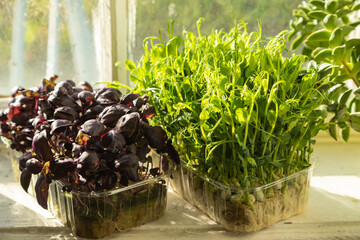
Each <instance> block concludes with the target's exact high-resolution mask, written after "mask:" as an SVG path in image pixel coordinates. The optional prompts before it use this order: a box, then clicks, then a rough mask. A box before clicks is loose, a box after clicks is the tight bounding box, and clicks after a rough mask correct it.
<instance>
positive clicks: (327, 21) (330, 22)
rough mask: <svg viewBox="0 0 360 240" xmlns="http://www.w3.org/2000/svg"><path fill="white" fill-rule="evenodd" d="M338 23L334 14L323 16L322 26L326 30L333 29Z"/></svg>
mask: <svg viewBox="0 0 360 240" xmlns="http://www.w3.org/2000/svg"><path fill="white" fill-rule="evenodd" d="M337 25H338V18H337V16H336V15H334V14H330V15H327V16H326V17H325V18H324V26H325V27H326V29H328V30H334V29H335V28H336V27H337Z"/></svg>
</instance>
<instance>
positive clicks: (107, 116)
mask: <svg viewBox="0 0 360 240" xmlns="http://www.w3.org/2000/svg"><path fill="white" fill-rule="evenodd" d="M56 79H57V77H53V78H51V79H50V80H46V79H44V81H43V84H42V86H40V87H37V88H32V89H24V88H21V87H17V88H15V89H14V91H13V92H12V98H11V100H10V102H9V108H7V109H5V110H3V111H1V112H0V121H1V135H2V137H3V138H4V139H6V142H7V143H8V144H9V146H10V147H11V148H12V149H14V150H16V151H18V152H20V153H21V155H20V157H19V158H18V159H17V160H18V166H17V167H18V168H19V170H20V171H21V173H20V183H21V186H22V187H23V188H24V190H25V191H28V189H29V188H30V189H31V188H33V189H31V191H32V192H33V194H34V195H35V197H36V199H37V202H38V203H39V204H40V205H41V206H42V207H43V208H48V205H50V207H51V210H52V212H53V213H54V215H55V216H56V217H58V218H59V219H60V220H62V221H63V223H64V224H65V225H67V226H69V227H70V228H71V229H72V231H73V232H74V234H76V235H77V236H80V237H86V238H103V237H105V236H109V235H111V234H113V233H115V232H121V231H126V230H128V229H130V228H132V227H135V226H138V225H141V224H144V223H146V222H148V221H152V220H155V219H158V218H159V217H161V216H162V215H163V214H164V211H165V208H166V199H167V195H166V192H167V191H166V190H167V180H168V179H167V172H168V171H169V170H171V164H172V163H171V162H170V161H168V159H174V160H175V162H177V161H178V155H177V153H176V151H175V150H174V148H173V146H172V144H171V140H170V139H168V138H167V135H166V132H165V131H164V130H163V129H162V128H161V127H159V126H152V125H150V124H149V123H148V119H149V118H150V117H152V116H153V115H154V109H153V107H152V106H151V105H149V104H147V101H148V100H149V97H148V96H140V95H139V94H135V93H130V94H126V95H125V96H121V93H120V92H119V91H117V90H115V89H113V88H100V89H96V90H93V88H92V86H91V85H90V84H89V83H87V82H83V83H82V84H81V85H82V87H80V88H77V87H76V86H75V83H74V82H73V81H71V80H66V81H61V82H59V83H55V81H56ZM48 203H49V204H48Z"/></svg>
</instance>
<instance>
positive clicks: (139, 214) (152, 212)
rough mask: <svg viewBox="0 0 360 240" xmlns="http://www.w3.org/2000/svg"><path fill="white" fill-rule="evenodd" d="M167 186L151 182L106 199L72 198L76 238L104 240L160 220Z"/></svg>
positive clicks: (77, 196) (75, 196) (76, 196)
mask: <svg viewBox="0 0 360 240" xmlns="http://www.w3.org/2000/svg"><path fill="white" fill-rule="evenodd" d="M166 191H167V188H166V185H164V184H160V183H153V184H150V185H144V186H141V187H137V188H136V189H131V190H127V191H124V192H120V193H117V194H114V195H110V196H109V195H108V196H105V197H100V198H97V197H92V198H91V197H79V195H73V210H74V212H73V213H74V226H73V228H75V232H76V235H77V236H80V237H86V238H103V237H106V236H108V235H110V234H112V233H115V232H123V231H126V230H129V229H130V228H132V227H136V226H139V225H142V224H144V223H146V222H149V221H152V220H156V219H159V218H160V217H161V216H162V215H163V214H164V212H165V208H166Z"/></svg>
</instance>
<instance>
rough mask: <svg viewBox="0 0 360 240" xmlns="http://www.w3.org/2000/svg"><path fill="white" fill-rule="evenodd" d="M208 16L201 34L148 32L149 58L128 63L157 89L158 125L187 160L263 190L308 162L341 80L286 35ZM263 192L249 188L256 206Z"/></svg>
mask: <svg viewBox="0 0 360 240" xmlns="http://www.w3.org/2000/svg"><path fill="white" fill-rule="evenodd" d="M201 21H202V19H200V20H199V21H198V34H197V35H196V34H195V33H192V32H187V31H184V33H183V35H182V36H173V35H172V30H170V34H169V39H170V40H169V41H167V42H164V41H163V40H162V38H161V37H159V38H156V37H152V38H147V39H145V40H144V49H145V52H144V55H143V56H142V58H141V60H140V61H139V62H138V63H137V64H135V63H134V62H131V61H129V60H128V61H126V63H125V65H126V67H127V69H128V70H129V71H131V75H130V78H131V80H132V81H133V82H134V83H135V87H134V92H137V93H139V94H146V95H148V96H150V99H151V103H152V104H153V105H154V107H155V109H156V116H155V117H154V118H153V119H152V121H153V123H154V124H159V125H161V126H162V127H163V128H164V129H165V130H166V131H167V132H168V133H169V136H171V137H172V139H173V141H174V145H175V146H176V147H177V149H178V151H179V153H180V155H181V157H182V160H183V162H184V163H185V164H186V165H187V166H190V167H192V168H194V169H196V171H198V172H200V173H202V174H204V175H206V176H207V177H209V178H211V179H214V180H216V181H219V182H221V183H222V184H224V185H226V186H230V187H241V188H245V189H247V188H252V187H257V186H261V185H265V184H267V183H271V182H273V181H275V180H277V179H279V178H282V177H284V176H287V175H289V174H291V173H294V172H296V171H299V170H301V169H304V168H306V167H308V166H309V165H310V162H309V161H310V160H309V159H310V155H311V153H312V151H313V148H312V145H313V144H314V143H315V141H314V140H313V137H315V136H316V135H317V133H318V132H319V131H320V130H326V129H328V123H325V117H326V116H327V110H326V108H324V107H322V105H323V104H324V102H326V101H327V100H328V99H327V96H326V95H324V93H325V91H324V89H327V88H328V86H329V85H330V86H331V84H332V83H331V82H329V81H328V82H321V81H318V79H319V77H318V72H317V69H316V68H312V69H309V70H307V71H305V70H303V69H302V66H303V64H304V62H305V60H306V57H305V56H301V55H292V56H290V55H289V54H288V53H287V52H286V33H285V32H282V33H280V34H279V35H278V36H276V37H272V38H269V39H267V40H263V39H262V38H261V30H260V31H259V32H252V33H248V32H247V30H246V24H245V23H240V24H235V25H234V27H233V28H232V29H231V30H230V31H229V32H225V31H223V30H213V31H212V32H211V33H210V34H208V35H203V34H201V32H200V28H201ZM170 29H171V27H170ZM285 187H286V186H283V188H285ZM269 194H270V192H267V193H265V195H266V196H268V195H269ZM257 195H258V197H261V198H263V197H264V196H262V194H257ZM224 196H227V195H226V194H225V193H224V194H223V197H224ZM253 197H254V196H249V194H248V193H245V194H244V199H245V201H246V202H247V203H248V204H250V205H251V204H252V202H253V201H252V198H253ZM224 198H225V197H224Z"/></svg>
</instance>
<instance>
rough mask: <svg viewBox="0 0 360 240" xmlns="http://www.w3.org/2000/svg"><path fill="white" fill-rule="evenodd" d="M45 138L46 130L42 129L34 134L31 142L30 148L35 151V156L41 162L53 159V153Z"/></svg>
mask: <svg viewBox="0 0 360 240" xmlns="http://www.w3.org/2000/svg"><path fill="white" fill-rule="evenodd" d="M47 139H48V138H47V136H46V131H45V130H44V131H41V132H39V133H37V134H35V136H34V138H33V142H32V148H33V150H34V152H35V153H36V156H37V158H38V159H39V160H40V161H43V162H48V161H53V160H54V155H53V153H52V151H51V148H50V146H49V143H48V140H47Z"/></svg>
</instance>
